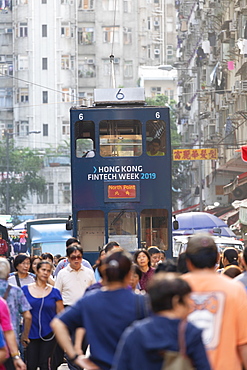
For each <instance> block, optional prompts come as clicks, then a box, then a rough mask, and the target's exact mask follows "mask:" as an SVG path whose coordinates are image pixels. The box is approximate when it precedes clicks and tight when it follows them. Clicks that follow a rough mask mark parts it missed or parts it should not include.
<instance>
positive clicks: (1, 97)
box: [0, 88, 13, 108]
mask: <svg viewBox="0 0 247 370" xmlns="http://www.w3.org/2000/svg"><path fill="white" fill-rule="evenodd" d="M12 107H13V95H12V91H11V89H10V88H5V89H4V88H3V89H0V108H12Z"/></svg>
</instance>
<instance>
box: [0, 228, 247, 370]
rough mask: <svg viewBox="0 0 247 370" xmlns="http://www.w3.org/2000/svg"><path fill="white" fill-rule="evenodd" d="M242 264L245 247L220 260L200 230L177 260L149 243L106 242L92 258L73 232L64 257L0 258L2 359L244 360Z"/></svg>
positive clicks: (155, 364)
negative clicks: (128, 246)
mask: <svg viewBox="0 0 247 370" xmlns="http://www.w3.org/2000/svg"><path fill="white" fill-rule="evenodd" d="M246 270H247V248H245V250H244V251H243V253H242V254H240V253H239V252H238V251H237V250H236V249H234V248H227V249H225V250H224V251H223V253H222V255H221V256H220V259H219V254H218V250H217V247H216V245H215V243H214V240H213V238H212V237H210V236H209V235H207V234H198V235H195V236H193V237H191V238H190V239H189V242H188V247H187V249H186V251H185V252H184V253H181V254H180V255H179V257H178V259H177V260H176V261H174V260H167V259H166V255H165V251H163V250H160V249H159V248H158V247H156V246H151V247H149V248H148V249H138V250H136V251H135V252H134V253H133V254H129V253H127V252H126V251H124V250H123V249H122V248H121V246H120V245H119V244H118V243H117V242H110V243H108V244H106V245H105V246H104V247H103V248H102V250H100V252H99V256H98V259H97V261H96V262H95V264H94V265H93V266H91V264H90V263H89V262H88V261H87V260H85V259H84V258H83V248H82V246H81V245H80V242H79V240H77V239H76V238H70V239H68V240H67V242H66V256H60V255H56V256H53V255H52V254H51V253H43V254H41V255H40V256H32V257H30V256H28V255H27V254H25V253H19V254H17V255H16V256H15V258H14V259H13V260H10V261H9V260H8V259H6V258H4V257H0V296H1V297H2V298H1V299H0V324H1V327H2V330H0V362H1V363H2V365H1V366H2V368H4V367H5V368H6V369H7V370H8V369H11V370H13V369H20V370H25V369H26V368H27V369H28V370H36V369H37V368H39V369H40V370H48V369H52V370H54V369H57V368H58V367H59V366H60V365H61V364H62V363H63V362H65V361H66V362H67V364H68V366H69V368H70V369H71V370H76V369H80V368H85V369H88V370H94V369H102V370H110V369H113V370H135V369H136V368H137V367H139V368H141V369H142V370H145V369H147V370H161V369H165V367H164V366H165V364H166V363H167V364H168V362H169V361H170V360H171V358H172V359H173V361H175V360H176V361H178V360H180V361H182V362H185V361H188V363H189V366H192V367H193V368H195V369H200V370H203V369H205V370H206V369H215V370H222V369H227V370H231V369H232V370H238V369H242V366H243V367H244V368H245V369H247V325H246V324H247V322H246V321H247V319H246V318H245V317H246V312H247V311H246V310H247V296H246V289H247V271H246ZM4 312H5V313H4ZM229 333H230V334H229ZM226 354H227V355H226ZM170 356H171V357H170ZM162 366H163V367H162ZM177 366H178V365H177ZM192 367H191V368H192ZM176 369H178V370H179V369H180V367H177V368H176ZM0 370H1V369H0Z"/></svg>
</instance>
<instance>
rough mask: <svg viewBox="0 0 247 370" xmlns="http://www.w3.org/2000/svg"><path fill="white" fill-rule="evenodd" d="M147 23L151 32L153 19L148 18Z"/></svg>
mask: <svg viewBox="0 0 247 370" xmlns="http://www.w3.org/2000/svg"><path fill="white" fill-rule="evenodd" d="M147 23H148V30H151V18H150V17H148V19H147Z"/></svg>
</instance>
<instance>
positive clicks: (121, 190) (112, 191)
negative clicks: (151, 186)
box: [107, 185, 136, 199]
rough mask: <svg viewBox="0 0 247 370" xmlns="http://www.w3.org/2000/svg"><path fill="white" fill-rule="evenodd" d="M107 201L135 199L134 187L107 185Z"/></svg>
mask: <svg viewBox="0 0 247 370" xmlns="http://www.w3.org/2000/svg"><path fill="white" fill-rule="evenodd" d="M107 190H108V191H107V194H108V199H118V198H125V199H133V198H136V185H108V189H107Z"/></svg>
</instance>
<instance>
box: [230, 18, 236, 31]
mask: <svg viewBox="0 0 247 370" xmlns="http://www.w3.org/2000/svg"><path fill="white" fill-rule="evenodd" d="M236 30H237V20H236V19H233V20H232V21H231V22H230V23H229V31H230V32H233V31H236Z"/></svg>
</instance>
